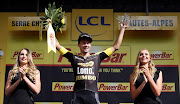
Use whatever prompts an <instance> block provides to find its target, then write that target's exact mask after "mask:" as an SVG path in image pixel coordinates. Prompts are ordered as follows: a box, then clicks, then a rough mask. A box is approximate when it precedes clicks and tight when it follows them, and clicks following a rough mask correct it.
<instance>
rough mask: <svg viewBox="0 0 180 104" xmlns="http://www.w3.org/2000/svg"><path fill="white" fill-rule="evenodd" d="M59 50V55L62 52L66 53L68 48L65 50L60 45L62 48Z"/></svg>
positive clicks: (62, 53)
mask: <svg viewBox="0 0 180 104" xmlns="http://www.w3.org/2000/svg"><path fill="white" fill-rule="evenodd" d="M59 52H60V53H61V55H64V54H66V53H67V52H68V50H67V49H66V48H64V47H62V48H61V49H60V50H59Z"/></svg>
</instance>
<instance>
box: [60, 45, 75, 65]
mask: <svg viewBox="0 0 180 104" xmlns="http://www.w3.org/2000/svg"><path fill="white" fill-rule="evenodd" d="M59 53H60V54H61V55H63V56H64V57H65V58H67V59H68V60H69V61H70V62H72V61H73V53H72V52H70V51H68V50H67V49H66V48H64V47H62V48H61V49H60V50H59Z"/></svg>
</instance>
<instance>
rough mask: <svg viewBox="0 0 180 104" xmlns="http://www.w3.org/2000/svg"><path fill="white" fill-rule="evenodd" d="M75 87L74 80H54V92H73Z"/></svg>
mask: <svg viewBox="0 0 180 104" xmlns="http://www.w3.org/2000/svg"><path fill="white" fill-rule="evenodd" d="M73 89H74V82H52V91H53V92H72V91H73Z"/></svg>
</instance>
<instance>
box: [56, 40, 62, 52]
mask: <svg viewBox="0 0 180 104" xmlns="http://www.w3.org/2000/svg"><path fill="white" fill-rule="evenodd" d="M61 48H62V46H61V45H60V44H59V41H58V40H57V38H56V49H57V50H58V51H59V50H60V49H61Z"/></svg>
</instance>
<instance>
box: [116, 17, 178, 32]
mask: <svg viewBox="0 0 180 104" xmlns="http://www.w3.org/2000/svg"><path fill="white" fill-rule="evenodd" d="M122 17H123V16H122ZM177 23H178V21H177V16H131V20H130V25H129V27H128V28H127V29H126V30H176V29H177ZM118 26H119V29H120V24H118Z"/></svg>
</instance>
